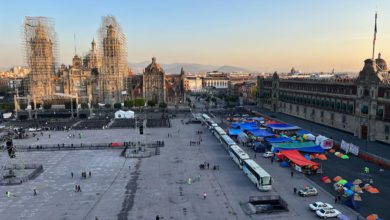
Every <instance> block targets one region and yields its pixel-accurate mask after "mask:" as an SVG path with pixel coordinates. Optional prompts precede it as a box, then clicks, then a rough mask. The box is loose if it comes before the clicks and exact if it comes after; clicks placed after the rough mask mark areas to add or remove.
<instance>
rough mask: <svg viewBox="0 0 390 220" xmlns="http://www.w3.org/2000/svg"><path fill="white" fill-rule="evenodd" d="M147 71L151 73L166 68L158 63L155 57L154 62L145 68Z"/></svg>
mask: <svg viewBox="0 0 390 220" xmlns="http://www.w3.org/2000/svg"><path fill="white" fill-rule="evenodd" d="M145 72H149V73H151V72H164V70H163V69H162V68H161V66H160V65H159V64H158V63H156V57H153V58H152V63H151V64H149V65H148V66H147V67H146V68H145Z"/></svg>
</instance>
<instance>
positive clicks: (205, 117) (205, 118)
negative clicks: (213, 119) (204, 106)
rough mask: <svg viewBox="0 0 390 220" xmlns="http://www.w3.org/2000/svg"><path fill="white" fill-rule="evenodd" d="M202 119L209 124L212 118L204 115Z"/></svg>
mask: <svg viewBox="0 0 390 220" xmlns="http://www.w3.org/2000/svg"><path fill="white" fill-rule="evenodd" d="M202 119H203V121H204V122H207V121H209V120H210V117H209V116H208V115H207V114H202Z"/></svg>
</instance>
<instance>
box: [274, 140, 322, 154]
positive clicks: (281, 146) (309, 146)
mask: <svg viewBox="0 0 390 220" xmlns="http://www.w3.org/2000/svg"><path fill="white" fill-rule="evenodd" d="M271 150H272V151H273V152H276V151H278V150H299V151H302V152H308V153H323V152H324V149H322V148H321V147H320V146H316V145H315V144H314V142H312V141H306V142H294V143H273V144H272V149H271Z"/></svg>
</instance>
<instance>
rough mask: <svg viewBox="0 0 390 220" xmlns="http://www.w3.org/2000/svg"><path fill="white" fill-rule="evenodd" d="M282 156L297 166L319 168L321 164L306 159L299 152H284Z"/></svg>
mask: <svg viewBox="0 0 390 220" xmlns="http://www.w3.org/2000/svg"><path fill="white" fill-rule="evenodd" d="M281 154H282V155H283V156H285V157H287V158H288V159H289V160H291V161H292V162H294V163H295V164H297V165H298V166H301V167H303V166H318V165H319V164H318V163H316V162H313V161H311V160H308V159H306V158H305V157H304V156H302V154H300V153H299V151H298V150H283V151H282V152H281Z"/></svg>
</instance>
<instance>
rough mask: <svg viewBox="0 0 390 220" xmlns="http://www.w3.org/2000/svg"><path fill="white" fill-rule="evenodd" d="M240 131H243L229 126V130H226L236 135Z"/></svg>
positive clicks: (231, 134)
mask: <svg viewBox="0 0 390 220" xmlns="http://www.w3.org/2000/svg"><path fill="white" fill-rule="evenodd" d="M242 132H243V131H242V130H241V129H237V128H229V131H228V133H229V135H230V136H237V135H239V134H240V133H242Z"/></svg>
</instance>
